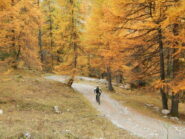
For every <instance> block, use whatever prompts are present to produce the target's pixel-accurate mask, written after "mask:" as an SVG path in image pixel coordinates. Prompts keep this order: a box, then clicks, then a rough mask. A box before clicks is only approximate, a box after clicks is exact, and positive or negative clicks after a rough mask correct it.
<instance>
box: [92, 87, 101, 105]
mask: <svg viewBox="0 0 185 139" xmlns="http://www.w3.org/2000/svg"><path fill="white" fill-rule="evenodd" d="M94 93H95V94H96V102H97V103H98V104H99V105H100V96H101V93H102V90H101V89H100V88H99V86H97V87H96V88H95V89H94Z"/></svg>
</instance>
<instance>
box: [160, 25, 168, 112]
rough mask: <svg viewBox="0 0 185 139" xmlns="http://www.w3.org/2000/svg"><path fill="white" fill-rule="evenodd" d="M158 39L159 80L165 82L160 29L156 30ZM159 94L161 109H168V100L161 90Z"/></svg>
mask: <svg viewBox="0 0 185 139" xmlns="http://www.w3.org/2000/svg"><path fill="white" fill-rule="evenodd" d="M158 37H159V40H158V43H159V52H160V78H161V81H165V67H164V49H163V42H162V31H161V28H159V29H158ZM160 93H161V97H162V106H163V109H168V98H167V94H166V93H165V92H164V89H163V88H161V89H160Z"/></svg>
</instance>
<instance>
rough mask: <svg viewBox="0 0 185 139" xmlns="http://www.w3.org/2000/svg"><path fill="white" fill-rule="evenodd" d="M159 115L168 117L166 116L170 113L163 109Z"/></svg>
mask: <svg viewBox="0 0 185 139" xmlns="http://www.w3.org/2000/svg"><path fill="white" fill-rule="evenodd" d="M161 113H162V114H164V115H168V114H169V113H170V110H168V109H163V110H162V111H161Z"/></svg>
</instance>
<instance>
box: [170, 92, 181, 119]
mask: <svg viewBox="0 0 185 139" xmlns="http://www.w3.org/2000/svg"><path fill="white" fill-rule="evenodd" d="M171 102H172V105H171V112H170V114H171V116H174V117H178V116H179V94H173V95H172V98H171Z"/></svg>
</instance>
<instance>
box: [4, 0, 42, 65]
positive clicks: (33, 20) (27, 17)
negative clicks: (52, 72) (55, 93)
mask: <svg viewBox="0 0 185 139" xmlns="http://www.w3.org/2000/svg"><path fill="white" fill-rule="evenodd" d="M39 16H40V13H39V12H38V8H37V5H36V4H35V1H34V0H27V1H26V0H20V1H17V0H11V1H10V2H9V7H8V9H7V10H6V12H5V13H4V14H3V15H2V17H1V20H0V22H1V24H2V25H3V29H2V31H3V32H4V33H3V34H1V35H2V36H1V38H3V39H4V41H3V42H6V43H4V44H3V46H4V48H6V50H5V51H6V53H7V54H8V55H9V57H10V58H11V60H10V61H11V62H12V63H13V65H14V67H17V64H18V63H20V61H22V62H21V63H23V64H24V65H26V66H27V67H29V68H33V67H35V68H36V67H37V68H40V60H39V59H38V49H37V48H38V47H37V46H38V45H37V39H36V37H35V36H37V35H36V33H37V27H38V22H39V18H38V17H39Z"/></svg>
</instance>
